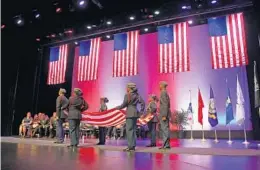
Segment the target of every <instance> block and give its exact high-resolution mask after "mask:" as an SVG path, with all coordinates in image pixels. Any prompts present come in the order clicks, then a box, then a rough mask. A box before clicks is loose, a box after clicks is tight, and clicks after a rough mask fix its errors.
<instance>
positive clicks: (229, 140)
mask: <svg viewBox="0 0 260 170" xmlns="http://www.w3.org/2000/svg"><path fill="white" fill-rule="evenodd" d="M227 143H228V144H232V143H233V141H232V140H231V130H230V123H229V124H228V141H227Z"/></svg>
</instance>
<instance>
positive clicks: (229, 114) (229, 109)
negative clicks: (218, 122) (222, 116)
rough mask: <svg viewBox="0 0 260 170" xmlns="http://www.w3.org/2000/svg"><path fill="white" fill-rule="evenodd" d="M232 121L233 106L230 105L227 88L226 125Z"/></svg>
mask: <svg viewBox="0 0 260 170" xmlns="http://www.w3.org/2000/svg"><path fill="white" fill-rule="evenodd" d="M233 119H234V114H233V106H232V103H231V97H230V90H229V88H228V96H227V99H226V124H227V125H228V124H229V123H230V122H231V121H232V120H233Z"/></svg>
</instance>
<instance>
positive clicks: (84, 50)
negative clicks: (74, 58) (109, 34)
mask: <svg viewBox="0 0 260 170" xmlns="http://www.w3.org/2000/svg"><path fill="white" fill-rule="evenodd" d="M100 44H101V38H94V39H91V40H87V41H81V42H80V43H79V60H78V81H90V80H96V79H97V73H98V61H99V53H100Z"/></svg>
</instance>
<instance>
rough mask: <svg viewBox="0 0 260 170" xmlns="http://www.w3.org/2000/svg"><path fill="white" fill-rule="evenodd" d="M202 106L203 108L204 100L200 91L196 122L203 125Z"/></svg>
mask: <svg viewBox="0 0 260 170" xmlns="http://www.w3.org/2000/svg"><path fill="white" fill-rule="evenodd" d="M203 108H204V102H203V99H202V96H201V93H200V89H199V94H198V122H199V123H200V124H201V125H203Z"/></svg>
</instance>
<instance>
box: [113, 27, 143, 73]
mask: <svg viewBox="0 0 260 170" xmlns="http://www.w3.org/2000/svg"><path fill="white" fill-rule="evenodd" d="M138 44H139V31H129V32H127V33H120V34H115V35H114V61H113V77H125V76H134V75H137V73H138V67H137V62H138V61H137V60H138V57H137V56H138V49H139V47H138Z"/></svg>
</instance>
